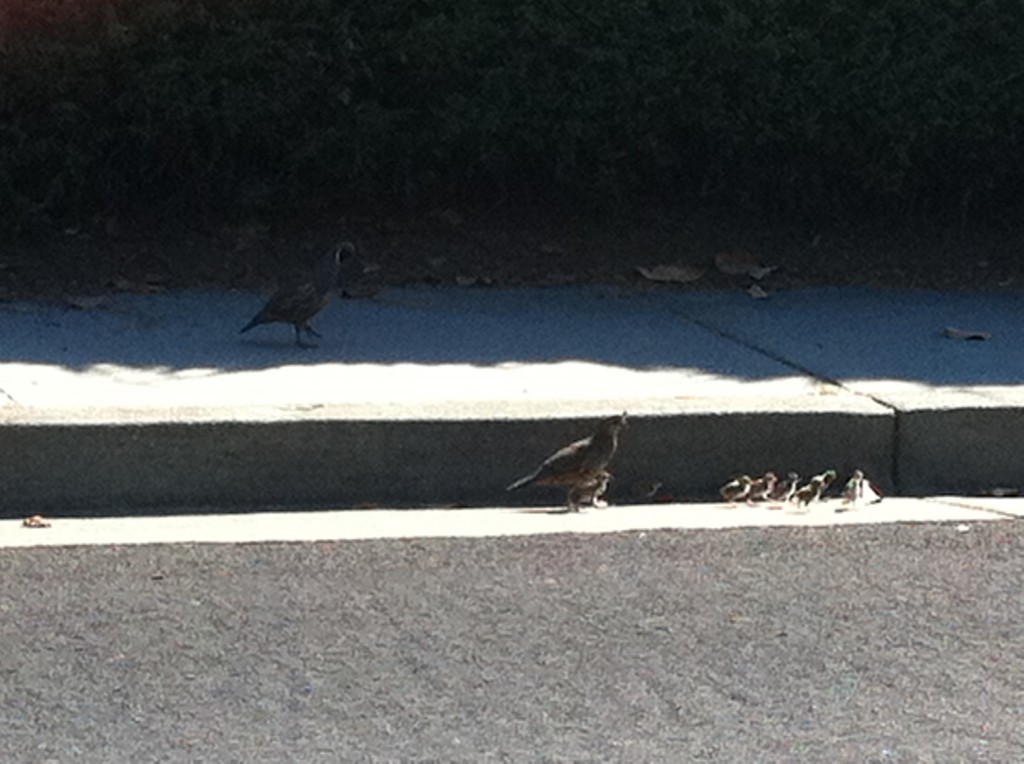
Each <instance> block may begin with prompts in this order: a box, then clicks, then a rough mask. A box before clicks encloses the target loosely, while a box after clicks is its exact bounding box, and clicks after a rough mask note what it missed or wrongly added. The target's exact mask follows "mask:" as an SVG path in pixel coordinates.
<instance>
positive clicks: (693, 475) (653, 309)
mask: <svg viewBox="0 0 1024 764" xmlns="http://www.w3.org/2000/svg"><path fill="white" fill-rule="evenodd" d="M260 304H261V299H260V297H259V296H256V295H251V294H242V293H214V292H197V291H191V292H182V293H173V294H161V295H150V296H137V295H121V296H115V297H111V298H103V299H98V300H97V299H86V300H81V301H72V302H71V303H59V304H50V303H27V302H26V303H0V336H2V337H3V344H2V355H0V453H3V454H4V458H3V459H2V460H0V485H2V486H3V488H4V501H3V510H2V511H3V513H5V514H6V515H7V516H16V515H21V514H25V513H28V512H43V513H48V514H74V513H76V512H86V513H88V512H90V511H102V512H105V513H118V512H137V511H140V510H145V509H148V508H156V509H159V508H174V507H191V508H195V507H201V506H210V507H247V508H250V507H270V506H309V505H331V506H346V505H348V506H357V505H360V504H363V503H373V504H375V505H378V506H380V505H393V506H425V505H442V506H447V505H469V506H492V505H493V504H495V503H496V502H499V501H500V502H504V501H506V498H507V497H506V496H505V495H504V494H503V491H502V487H503V486H504V485H505V484H507V483H508V482H509V480H511V479H512V478H514V477H516V476H518V475H519V474H521V473H523V472H526V471H528V470H529V469H531V468H532V467H533V466H534V465H535V464H536V463H537V462H538V461H539V460H540V459H542V458H543V457H544V456H546V455H547V454H548V453H550V452H551V451H552V450H554V449H555V448H557V447H559V446H561V445H563V444H564V443H566V442H568V441H569V440H571V439H574V438H576V437H581V436H582V435H585V434H588V432H589V430H590V428H591V426H592V421H593V420H594V419H595V418H597V417H600V416H605V415H607V414H608V413H609V412H611V413H614V412H616V411H621V410H626V411H629V412H630V414H631V422H632V426H631V427H630V429H629V430H627V431H626V433H625V434H624V437H623V441H622V446H621V450H620V453H619V455H618V457H617V458H616V462H615V465H614V471H615V475H616V480H615V482H614V484H613V488H612V491H611V493H610V498H611V499H612V501H613V502H615V503H629V502H641V501H643V500H644V497H645V495H646V494H647V488H648V486H649V485H651V484H653V483H661V484H662V488H661V489H660V491H661V493H662V494H665V495H668V496H671V497H673V498H676V499H678V498H687V497H709V496H711V495H712V494H713V491H714V489H715V488H716V487H717V486H718V485H719V484H720V483H722V482H723V481H724V480H725V479H727V478H728V477H730V476H731V475H733V474H736V473H739V472H750V473H755V472H763V471H764V470H767V469H774V470H775V471H776V472H788V471H790V470H796V471H797V472H799V473H800V474H802V475H809V474H811V473H813V472H818V471H821V470H823V469H826V468H834V469H837V470H838V471H839V472H840V473H841V474H843V475H845V474H848V473H849V472H850V471H852V470H853V469H854V468H861V469H864V470H865V471H867V472H868V474H869V475H870V476H871V477H872V478H873V479H874V480H875V481H876V482H877V483H879V484H880V485H881V486H882V487H883V488H884V489H886V490H887V491H889V492H894V491H895V492H898V493H902V494H909V495H921V494H924V493H965V494H972V493H977V492H981V491H985V490H990V489H993V488H1016V487H1018V486H1020V485H1021V484H1022V483H1024V474H1022V473H1024V466H1022V465H1021V463H1020V460H1019V459H1018V458H1017V457H1016V454H1017V453H1019V452H1020V450H1021V446H1022V445H1024V426H1022V425H1024V416H1022V412H1024V393H1022V389H1024V388H1022V387H1021V385H1020V384H1019V379H1020V376H1021V371H1020V370H1021V369H1022V368H1024V341H1022V340H1024V325H1022V322H1021V320H1020V316H1021V313H1022V311H1021V308H1022V306H1024V297H1021V296H1018V295H993V294H984V295H981V294H937V293H930V292H908V291H882V290H868V289H825V288H823V289H808V290H798V291H792V292H784V293H778V294H775V295H772V296H771V297H770V298H769V299H767V300H753V299H751V298H750V297H748V296H747V295H746V294H744V293H739V292H737V293H713V292H697V291H656V292H629V291H624V290H618V289H614V288H607V287H604V288H603V287H592V288H561V287H560V288H547V289H522V290H503V289H491V288H469V289H460V288H423V287H420V288H407V289H396V290H390V291H387V292H384V293H382V294H380V295H378V296H377V297H376V298H375V299H372V300H345V301H341V302H338V303H335V304H333V305H331V306H330V307H329V308H328V309H327V310H326V311H325V312H324V313H323V314H322V315H321V316H319V317H318V318H317V320H316V321H315V325H316V327H317V329H318V330H319V331H320V332H321V334H323V335H324V339H323V341H322V342H321V345H320V347H319V348H316V349H309V350H303V349H300V348H297V347H296V346H295V345H294V344H292V333H291V329H290V327H286V326H281V325H276V326H264V327H259V328H258V329H256V330H254V331H253V332H250V333H249V334H247V335H244V336H239V335H238V334H237V331H238V328H239V327H241V326H242V325H243V324H244V323H245V322H246V321H247V320H248V318H249V317H250V315H251V314H252V313H254V312H255V311H256V309H258V307H259V306H260ZM948 326H952V327H957V328H960V329H968V330H979V331H984V332H989V333H991V335H992V336H991V339H989V340H987V341H964V340H954V339H948V338H946V337H943V336H942V330H943V329H944V328H945V327H948ZM513 498H516V499H518V500H520V501H523V502H528V503H531V504H536V503H538V502H545V501H548V500H550V501H551V502H552V503H553V504H557V502H558V501H560V499H561V496H560V495H559V494H558V493H557V492H546V491H545V490H544V489H537V490H535V491H532V492H531V491H527V492H525V493H524V494H523V495H522V496H513Z"/></svg>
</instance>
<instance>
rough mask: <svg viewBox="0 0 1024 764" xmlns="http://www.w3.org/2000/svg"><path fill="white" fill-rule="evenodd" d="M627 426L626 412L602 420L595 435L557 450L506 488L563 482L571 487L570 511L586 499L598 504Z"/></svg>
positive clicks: (568, 501) (576, 508) (510, 489)
mask: <svg viewBox="0 0 1024 764" xmlns="http://www.w3.org/2000/svg"><path fill="white" fill-rule="evenodd" d="M625 426H626V414H625V412H623V413H622V414H620V415H618V416H613V417H608V418H607V419H604V420H602V422H601V423H600V424H599V425H598V427H597V432H595V433H594V434H593V435H591V436H590V437H588V438H582V439H580V440H577V441H575V442H574V443H570V444H569V445H568V446H566V447H565V448H561V449H559V450H558V451H555V453H553V454H552V455H551V456H549V457H548V458H547V459H545V460H544V461H543V462H541V465H540V466H539V467H538V468H537V469H535V470H534V471H533V472H531V473H530V474H529V475H526V476H525V477H521V478H519V480H516V481H515V482H514V483H511V484H510V485H508V486H507V487H506V489H505V490H506V491H514V490H516V489H517V488H522V487H523V486H526V485H564V486H567V487H568V489H569V493H568V496H567V497H566V505H567V506H568V508H569V510H570V511H575V512H578V511H579V508H580V503H581V502H582V501H583V500H586V501H587V503H590V504H594V505H595V506H596V504H597V501H598V500H599V499H600V497H601V495H602V494H603V493H604V492H605V490H606V489H607V487H608V481H609V480H610V479H611V473H609V472H608V471H607V470H606V469H605V468H606V467H607V466H608V465H609V463H610V462H611V460H612V457H613V456H615V450H616V449H617V448H618V446H619V431H620V430H621V429H622V428H623V427H625Z"/></svg>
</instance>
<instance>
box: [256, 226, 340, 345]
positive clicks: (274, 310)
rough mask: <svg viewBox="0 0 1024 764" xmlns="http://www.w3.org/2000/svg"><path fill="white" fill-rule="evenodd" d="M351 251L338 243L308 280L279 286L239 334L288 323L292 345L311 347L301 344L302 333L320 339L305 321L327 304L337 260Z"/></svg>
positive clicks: (335, 278)
mask: <svg viewBox="0 0 1024 764" xmlns="http://www.w3.org/2000/svg"><path fill="white" fill-rule="evenodd" d="M355 251H356V248H355V245H354V244H352V242H349V241H343V242H341V243H340V244H338V245H337V246H336V247H335V248H334V249H333V250H332V251H331V252H330V253H329V254H328V255H327V256H326V257H324V258H323V260H321V261H320V262H319V263H318V264H317V266H316V269H315V270H314V271H313V273H312V274H311V275H310V277H309V278H307V279H304V280H300V281H290V282H288V283H285V284H282V285H281V287H280V288H279V289H278V290H277V291H276V292H274V294H273V295H271V297H270V299H269V300H267V304H266V305H264V306H263V309H262V310H261V311H260V312H259V313H257V314H256V315H255V316H254V317H253V319H252V321H250V322H249V323H248V324H246V325H245V326H244V327H242V330H241V332H239V333H240V334H244V333H245V332H247V331H249V330H250V329H252V328H253V327H254V326H259V325H260V324H272V323H277V322H280V323H283V324H291V325H292V326H293V327H294V328H295V344H297V345H298V346H299V347H311V346H310V345H307V344H305V343H303V341H302V333H303V332H305V333H306V334H307V335H309V336H310V337H319V336H320V334H319V333H318V332H317V331H316V330H315V329H314V328H313V327H312V326H310V324H309V322H310V321H311V320H312V319H313V316H315V315H316V314H317V313H319V312H320V311H321V310H323V309H324V307H325V306H326V305H327V303H328V302H330V300H331V297H332V294H331V293H332V290H333V289H334V287H335V284H336V283H337V281H338V272H339V270H340V269H341V261H342V259H344V258H345V257H348V256H350V255H352V254H355Z"/></svg>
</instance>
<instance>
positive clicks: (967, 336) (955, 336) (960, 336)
mask: <svg viewBox="0 0 1024 764" xmlns="http://www.w3.org/2000/svg"><path fill="white" fill-rule="evenodd" d="M942 336H943V337H948V338H949V339H951V340H990V339H992V335H991V334H990V333H989V332H975V331H967V330H964V329H957V328H955V327H953V326H947V327H946V328H945V329H943V330H942Z"/></svg>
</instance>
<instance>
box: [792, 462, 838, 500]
mask: <svg viewBox="0 0 1024 764" xmlns="http://www.w3.org/2000/svg"><path fill="white" fill-rule="evenodd" d="M835 479H836V471H835V470H826V471H825V472H822V473H821V474H820V475H815V476H814V477H812V478H811V480H810V482H809V483H807V485H805V486H802V487H801V488H799V489H797V491H796V493H794V494H793V499H792V500H793V502H794V503H796V505H797V506H799V507H807V506H808V505H810V503H811V502H812V501H814V500H815V499H820V498H821V497H822V496H821V495H822V493H824V492H825V489H826V488H828V487H829V486H830V485H831V484H832V481H833V480H835Z"/></svg>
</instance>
